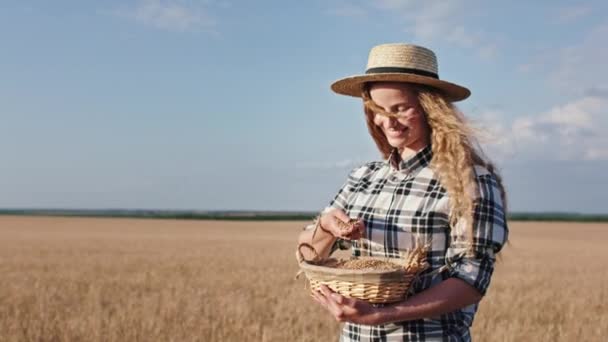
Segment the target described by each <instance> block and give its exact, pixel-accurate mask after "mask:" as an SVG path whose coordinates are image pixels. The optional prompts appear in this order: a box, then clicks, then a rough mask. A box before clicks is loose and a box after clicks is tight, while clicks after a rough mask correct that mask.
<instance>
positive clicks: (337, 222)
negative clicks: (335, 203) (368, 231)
mask: <svg viewBox="0 0 608 342" xmlns="http://www.w3.org/2000/svg"><path fill="white" fill-rule="evenodd" d="M319 220H320V221H319V223H320V224H321V227H320V228H321V229H323V230H324V231H325V232H326V233H329V234H331V235H332V236H334V237H336V238H339V239H343V240H358V239H360V238H362V237H364V234H365V226H364V225H363V220H361V219H358V220H356V222H352V220H351V218H350V217H348V215H346V213H345V212H343V211H342V210H340V209H335V208H334V209H331V210H329V211H328V212H326V213H325V214H323V215H321V217H320V218H319Z"/></svg>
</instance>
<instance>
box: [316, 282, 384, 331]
mask: <svg viewBox="0 0 608 342" xmlns="http://www.w3.org/2000/svg"><path fill="white" fill-rule="evenodd" d="M312 296H313V298H314V300H315V301H316V302H317V303H319V304H320V305H321V306H322V307H324V308H325V309H327V311H329V312H330V313H331V315H332V316H334V318H335V319H336V321H338V322H351V323H357V324H365V325H378V324H382V323H384V322H383V315H382V312H381V311H380V309H379V308H376V307H374V306H372V305H371V304H370V303H368V302H366V301H363V300H359V299H355V298H348V297H344V296H342V295H341V294H339V293H336V292H333V291H332V290H331V289H330V288H328V287H327V286H325V285H321V291H313V295H312Z"/></svg>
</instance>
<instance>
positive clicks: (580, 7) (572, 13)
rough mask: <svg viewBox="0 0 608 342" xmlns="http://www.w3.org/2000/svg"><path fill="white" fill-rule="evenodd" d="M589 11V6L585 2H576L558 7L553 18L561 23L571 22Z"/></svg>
mask: <svg viewBox="0 0 608 342" xmlns="http://www.w3.org/2000/svg"><path fill="white" fill-rule="evenodd" d="M590 13H591V7H590V6H589V5H585V4H577V5H572V6H567V7H560V8H558V9H557V11H556V13H555V19H556V20H557V21H558V22H560V23H563V24H568V23H572V22H574V21H577V20H579V19H582V18H584V17H585V16H587V15H588V14H590Z"/></svg>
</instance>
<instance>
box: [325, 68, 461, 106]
mask: <svg viewBox="0 0 608 342" xmlns="http://www.w3.org/2000/svg"><path fill="white" fill-rule="evenodd" d="M368 82H405V83H415V84H422V85H427V86H431V87H433V88H436V89H438V90H440V91H441V92H442V93H443V94H444V95H445V96H446V97H447V98H448V100H450V101H452V102H456V101H462V100H464V99H466V98H467V97H469V96H470V95H471V91H470V90H469V89H467V88H465V87H463V86H459V85H457V84H454V83H450V82H447V81H443V80H439V79H436V78H432V77H427V76H420V75H414V74H403V73H382V74H366V75H356V76H350V77H346V78H343V79H340V80H337V81H335V82H334V83H333V84H332V85H331V89H332V90H333V91H334V92H336V93H338V94H341V95H348V96H354V97H361V92H362V91H363V85H364V84H365V83H368Z"/></svg>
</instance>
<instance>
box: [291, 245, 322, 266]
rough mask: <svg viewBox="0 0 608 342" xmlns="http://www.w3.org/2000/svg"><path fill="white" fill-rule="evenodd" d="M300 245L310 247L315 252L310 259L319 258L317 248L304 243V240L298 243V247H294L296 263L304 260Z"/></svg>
mask: <svg viewBox="0 0 608 342" xmlns="http://www.w3.org/2000/svg"><path fill="white" fill-rule="evenodd" d="M302 247H306V248H308V249H310V250H311V251H312V252H313V253H314V254H315V256H314V257H313V259H312V260H310V261H315V260H319V259H321V257H320V256H319V253H317V250H316V249H315V247H314V246H313V245H311V244H309V243H306V242H302V243H301V244H299V245H298V248H297V249H296V258H297V259H298V263H302V262H303V261H305V260H306V259H304V255H303V254H302Z"/></svg>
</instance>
